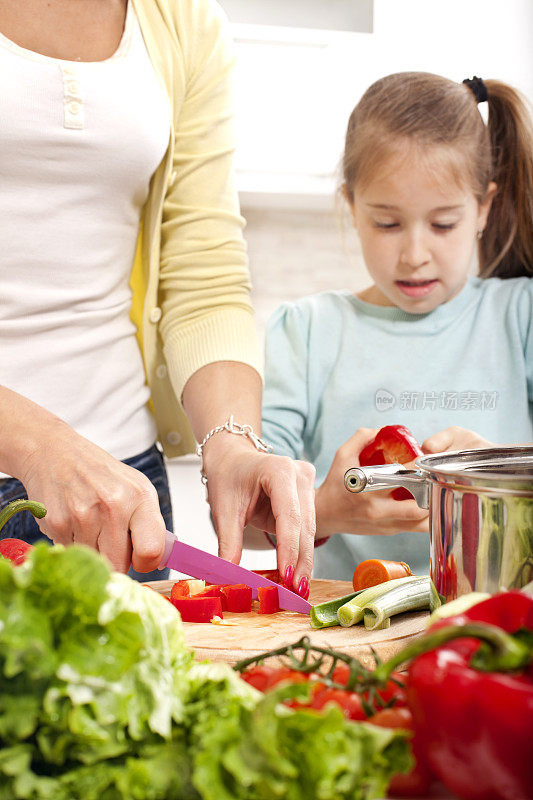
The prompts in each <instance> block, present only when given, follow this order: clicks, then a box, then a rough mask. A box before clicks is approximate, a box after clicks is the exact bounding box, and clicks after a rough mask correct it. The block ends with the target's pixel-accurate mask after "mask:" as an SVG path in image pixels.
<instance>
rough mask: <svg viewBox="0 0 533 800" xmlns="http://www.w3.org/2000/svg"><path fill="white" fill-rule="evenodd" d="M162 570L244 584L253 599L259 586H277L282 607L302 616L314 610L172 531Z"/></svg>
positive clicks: (168, 532)
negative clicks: (184, 540)
mask: <svg viewBox="0 0 533 800" xmlns="http://www.w3.org/2000/svg"><path fill="white" fill-rule="evenodd" d="M163 567H170V568H171V569H175V570H177V571H178V572H183V573H184V574H185V575H192V577H193V578H202V579H203V580H205V581H207V582H208V583H229V584H231V583H244V584H246V586H250V587H251V589H252V597H254V598H257V589H258V587H260V586H275V587H276V589H277V590H278V596H279V605H280V608H285V609H287V611H297V612H298V613H299V614H309V613H310V611H311V603H309V602H308V601H307V600H304V599H303V597H300V595H298V594H296V592H291V591H290V589H285V587H283V586H280V585H279V584H277V583H274V581H269V580H268V578H263V577H262V576H261V575H257V574H256V573H255V572H252V571H251V570H249V569H245V568H244V567H240V566H239V565H238V564H232V562H231V561H226V559H224V558H218V556H214V555H211V553H206V552H205V551H204V550H199V549H198V548H197V547H192V546H191V545H190V544H185V543H184V542H180V541H179V539H178V538H177V537H176V536H175V535H174V534H173V533H170V531H167V532H166V541H165V552H164V553H163V560H162V561H161V564H160V565H159V569H163Z"/></svg>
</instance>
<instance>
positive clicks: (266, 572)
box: [252, 569, 285, 586]
mask: <svg viewBox="0 0 533 800" xmlns="http://www.w3.org/2000/svg"><path fill="white" fill-rule="evenodd" d="M252 572H255V574H256V575H261V577H262V578H266V579H267V580H269V581H272V582H273V583H279V585H280V586H285V582H284V580H283V578H282V577H281V575H280V574H279V572H278V570H277V569H253V570H252Z"/></svg>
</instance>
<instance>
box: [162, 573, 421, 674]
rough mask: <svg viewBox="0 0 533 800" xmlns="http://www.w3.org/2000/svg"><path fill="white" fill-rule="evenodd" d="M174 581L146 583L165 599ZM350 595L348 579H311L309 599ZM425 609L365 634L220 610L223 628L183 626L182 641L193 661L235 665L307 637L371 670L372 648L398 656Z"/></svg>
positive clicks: (299, 617) (303, 619) (289, 617)
mask: <svg viewBox="0 0 533 800" xmlns="http://www.w3.org/2000/svg"><path fill="white" fill-rule="evenodd" d="M173 583H175V581H172V580H169V581H153V582H152V583H150V584H148V585H149V586H151V587H152V588H153V589H156V591H158V592H160V593H161V594H164V595H166V596H167V597H169V596H170V589H171V587H172V584H173ZM352 591H353V588H352V585H351V583H349V582H348V581H333V580H312V581H311V587H310V597H309V601H310V602H311V603H313V604H316V603H322V602H324V601H326V600H333V599H335V598H336V597H342V596H343V595H346V594H349V593H350V592H352ZM428 613H429V612H426V611H418V612H414V613H409V614H398V615H397V616H395V617H392V619H391V626H390V628H387V629H386V630H382V631H367V630H366V629H365V628H364V626H363V625H362V624H359V625H354V626H352V627H351V628H341V627H338V628H337V627H335V628H324V629H322V630H316V631H315V630H313V629H312V628H311V625H310V623H309V617H307V616H305V615H304V614H296V613H295V612H292V611H280V612H279V613H278V614H258V613H257V612H256V611H253V610H252V612H250V613H241V614H234V613H229V612H227V611H225V612H224V623H227V624H223V625H214V624H211V623H196V622H184V623H183V628H184V631H185V640H186V642H187V645H188V646H189V647H190V648H191V649H193V650H194V653H195V658H196V659H197V660H200V661H201V660H203V659H206V658H207V659H209V660H210V661H225V662H227V663H228V664H235V663H236V662H237V661H239V660H240V659H241V658H247V657H249V656H254V655H258V654H259V653H263V652H265V651H266V650H273V649H274V648H277V647H281V646H282V645H284V644H292V643H294V642H296V641H297V640H298V639H300V638H301V637H302V636H308V637H309V639H310V640H311V642H312V643H313V644H315V645H319V646H325V647H332V648H334V649H335V650H341V651H342V652H344V653H348V654H349V655H352V656H356V657H357V658H358V659H359V660H360V661H361V662H362V663H363V664H364V665H365V666H366V667H370V668H371V667H373V665H374V659H373V657H372V650H371V648H373V649H374V650H375V652H376V653H377V654H378V655H379V657H380V658H381V659H382V660H384V661H385V660H386V659H387V658H389V657H390V656H392V655H394V654H395V653H397V652H398V650H400V649H401V648H402V647H403V646H404V645H405V644H406V643H407V642H408V641H409V640H410V639H412V638H413V637H414V636H416V635H417V634H419V633H421V632H422V631H423V630H424V628H425V621H426V619H427V617H428Z"/></svg>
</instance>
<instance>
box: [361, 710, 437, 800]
mask: <svg viewBox="0 0 533 800" xmlns="http://www.w3.org/2000/svg"><path fill="white" fill-rule="evenodd" d="M368 721H369V722H370V723H371V724H372V725H379V726H380V727H381V728H405V729H407V730H409V731H412V730H413V729H414V728H413V715H412V714H411V711H410V710H409V709H408V708H406V707H402V708H399V707H396V706H393V707H391V708H384V709H382V710H381V711H378V712H377V714H374V716H373V717H371V719H369V720H368ZM413 750H414V754H415V758H416V764H415V766H414V767H413V769H412V770H411V771H410V772H407V773H405V774H404V773H401V772H398V773H397V774H396V775H393V776H392V779H391V782H390V784H389V795H391V796H392V797H412V796H415V797H417V796H418V797H421V796H424V795H427V794H428V792H429V790H430V787H431V782H432V778H431V774H430V772H429V770H428V769H427V768H426V767H425V766H424V764H423V763H422V762H421V761H420V758H419V757H417V747H416V741H415V742H413Z"/></svg>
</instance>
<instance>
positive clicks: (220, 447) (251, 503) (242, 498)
mask: <svg viewBox="0 0 533 800" xmlns="http://www.w3.org/2000/svg"><path fill="white" fill-rule="evenodd" d="M203 460H204V470H205V473H206V475H207V480H208V502H209V504H210V506H211V513H212V516H213V521H214V524H215V528H216V531H217V535H218V541H219V555H220V556H221V557H222V558H226V559H228V561H233V562H234V563H236V564H237V563H238V562H239V560H240V558H241V553H242V539H243V530H244V527H245V526H246V525H248V524H250V525H251V526H253V527H254V528H258V529H259V530H264V531H267V532H268V533H271V534H275V535H276V537H277V541H278V546H277V561H278V570H279V572H280V575H282V576H284V577H286V581H287V584H288V585H290V586H291V587H293V588H294V589H295V590H297V591H299V592H300V594H303V595H304V596H305V592H306V591H308V589H307V588H306V584H305V581H304V583H303V584H302V580H303V579H307V581H309V579H310V577H311V568H312V566H313V549H314V540H315V506H314V478H315V469H314V467H313V465H312V464H309V463H308V462H306V461H294V460H293V459H291V458H286V457H284V456H275V455H267V454H265V453H261V452H259V451H257V450H255V448H254V447H253V445H252V444H251V443H250V442H249V441H247V440H243V439H242V437H239V436H232V435H229V434H225V433H221V434H219V435H218V436H216V437H213V439H212V440H211V441H210V442H209V443H208V444H207V446H206V447H205V450H204V459H203ZM290 567H292V568H293V570H294V572H293V573H292V575H293V577H292V578H291V570H290ZM308 585H309V584H308V583H307V587H308Z"/></svg>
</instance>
